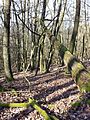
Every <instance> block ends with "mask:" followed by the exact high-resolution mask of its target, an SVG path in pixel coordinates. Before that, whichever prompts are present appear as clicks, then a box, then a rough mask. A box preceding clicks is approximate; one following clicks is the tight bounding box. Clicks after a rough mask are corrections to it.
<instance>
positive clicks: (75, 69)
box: [59, 44, 90, 92]
mask: <svg viewBox="0 0 90 120" xmlns="http://www.w3.org/2000/svg"><path fill="white" fill-rule="evenodd" d="M59 54H60V57H61V58H62V60H63V61H64V64H65V65H66V66H67V67H68V71H69V72H70V73H71V75H72V78H74V80H75V82H76V84H77V85H78V87H79V89H80V91H81V92H90V73H89V72H88V70H87V69H86V68H85V66H84V65H83V64H82V62H80V61H79V60H78V59H77V58H76V57H75V56H74V55H72V54H71V53H70V51H69V50H68V49H67V48H66V47H65V46H64V45H62V44H60V46H59Z"/></svg>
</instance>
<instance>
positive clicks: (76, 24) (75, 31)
mask: <svg viewBox="0 0 90 120" xmlns="http://www.w3.org/2000/svg"><path fill="white" fill-rule="evenodd" d="M80 7H81V0H76V14H75V21H74V28H73V32H72V36H71V41H70V52H71V53H73V52H74V48H75V41H76V36H77V33H78V26H79V19H80Z"/></svg>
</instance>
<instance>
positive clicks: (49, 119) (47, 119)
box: [29, 98, 59, 120]
mask: <svg viewBox="0 0 90 120" xmlns="http://www.w3.org/2000/svg"><path fill="white" fill-rule="evenodd" d="M29 103H30V104H31V105H32V107H33V108H34V109H36V110H37V111H38V112H39V113H40V114H41V115H42V116H43V117H44V119H45V120H59V119H58V118H56V117H55V116H52V115H48V114H47V112H46V111H45V110H43V109H42V108H41V107H40V106H39V105H38V104H37V102H36V100H34V99H31V98H29Z"/></svg>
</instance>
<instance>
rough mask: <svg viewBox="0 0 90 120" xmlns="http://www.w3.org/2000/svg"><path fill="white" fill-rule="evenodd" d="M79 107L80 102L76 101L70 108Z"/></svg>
mask: <svg viewBox="0 0 90 120" xmlns="http://www.w3.org/2000/svg"><path fill="white" fill-rule="evenodd" d="M80 105H81V101H77V102H75V103H73V104H72V107H79V106H80Z"/></svg>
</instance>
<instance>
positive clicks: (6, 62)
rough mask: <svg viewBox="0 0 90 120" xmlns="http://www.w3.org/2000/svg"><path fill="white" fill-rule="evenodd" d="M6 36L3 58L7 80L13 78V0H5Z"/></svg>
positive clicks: (4, 37) (4, 38)
mask: <svg viewBox="0 0 90 120" xmlns="http://www.w3.org/2000/svg"><path fill="white" fill-rule="evenodd" d="M3 3H4V4H3V5H4V36H3V60H4V70H5V74H6V78H7V80H13V75H12V70H11V61H10V8H11V0H7V1H6V0H4V1H3Z"/></svg>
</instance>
